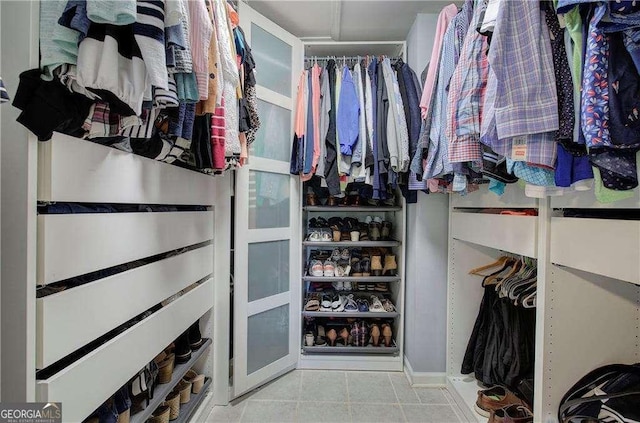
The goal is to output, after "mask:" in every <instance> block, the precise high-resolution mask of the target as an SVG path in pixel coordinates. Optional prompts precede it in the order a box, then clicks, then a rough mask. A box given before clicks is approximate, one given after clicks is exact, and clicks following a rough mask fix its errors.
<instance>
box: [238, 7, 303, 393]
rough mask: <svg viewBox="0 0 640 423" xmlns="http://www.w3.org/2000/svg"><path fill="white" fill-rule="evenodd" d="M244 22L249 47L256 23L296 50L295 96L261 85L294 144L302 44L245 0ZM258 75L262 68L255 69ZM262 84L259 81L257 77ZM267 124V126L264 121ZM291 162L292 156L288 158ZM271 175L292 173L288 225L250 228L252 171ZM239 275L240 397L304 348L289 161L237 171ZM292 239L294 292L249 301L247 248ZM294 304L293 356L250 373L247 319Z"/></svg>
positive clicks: (295, 195) (294, 188) (295, 192)
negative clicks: (285, 115)
mask: <svg viewBox="0 0 640 423" xmlns="http://www.w3.org/2000/svg"><path fill="white" fill-rule="evenodd" d="M239 4H240V11H239V14H240V21H241V26H242V28H243V30H244V33H245V36H246V38H247V40H248V42H249V45H253V43H252V42H251V39H252V38H251V29H252V23H254V24H256V25H259V26H260V27H261V28H262V29H264V30H265V31H267V32H268V33H270V34H272V35H273V36H275V37H277V38H279V39H280V40H282V41H284V42H285V43H287V44H289V45H290V46H291V52H292V58H291V59H292V75H291V97H290V98H289V97H287V96H285V95H282V94H279V93H276V92H274V91H272V90H269V89H268V88H266V87H263V86H260V85H258V86H257V88H256V92H257V97H258V99H260V100H263V101H266V102H269V103H272V104H275V105H277V106H279V107H282V108H284V109H287V110H290V111H291V113H292V117H291V128H289V134H290V137H289V139H288V140H287V142H288V143H291V140H292V137H293V126H294V122H295V116H294V113H295V102H296V94H297V80H298V76H299V75H300V73H299V72H300V71H301V70H302V66H303V50H302V42H301V41H300V40H299V39H298V38H297V37H295V36H293V35H292V34H290V33H288V32H287V31H285V30H283V29H282V28H280V27H279V26H277V25H276V24H274V23H273V22H271V21H270V20H268V19H267V18H265V17H264V16H262V15H260V14H259V13H257V12H255V11H254V10H253V9H251V7H249V6H247V4H246V3H244V2H240V3H239ZM256 71H257V72H258V74H259V72H260V69H259V68H258V69H257V70H256ZM257 79H258V80H259V77H258V78H257ZM262 124H263V125H265V124H266V122H263V123H262ZM287 160H288V157H287ZM252 170H253V171H262V172H270V173H275V174H279V175H287V176H289V177H290V180H289V195H290V198H289V216H290V218H289V227H285V228H275V229H248V222H249V182H250V181H249V175H250V171H252ZM235 235H236V236H235V277H234V334H233V338H234V342H233V345H234V365H233V389H232V393H231V395H232V396H233V397H238V396H240V395H242V394H244V393H246V392H248V391H250V390H251V389H254V388H256V387H258V386H260V385H262V384H264V383H266V382H268V381H269V380H272V379H273V378H275V377H278V376H279V375H281V374H283V373H286V372H288V371H290V370H293V369H294V368H295V367H296V365H297V361H298V354H299V349H300V339H299V337H300V336H299V335H300V332H299V328H300V324H299V322H300V307H301V304H300V303H301V298H300V295H301V294H300V287H301V282H300V281H301V279H300V278H301V269H300V268H299V266H298V263H299V260H300V248H301V247H300V245H301V241H300V240H301V215H300V186H299V181H298V178H296V177H294V176H291V175H290V174H289V163H288V161H287V162H284V161H279V160H271V159H266V158H261V157H255V156H252V157H250V159H249V163H248V164H247V165H246V166H244V167H243V168H240V169H239V170H238V171H237V172H236V211H235ZM279 240H289V245H290V248H289V263H290V269H289V291H288V292H283V293H280V294H277V295H273V296H270V297H266V298H262V299H259V300H256V301H253V302H248V288H249V287H248V276H249V275H248V247H249V244H251V243H256V242H267V241H279ZM286 304H289V307H290V308H289V322H288V323H289V354H288V355H286V356H284V357H282V358H281V359H279V360H276V361H274V362H272V363H270V364H268V365H266V366H265V367H263V368H261V369H259V370H257V371H255V372H253V373H251V374H248V373H247V342H248V339H247V336H248V319H249V317H250V316H253V315H255V314H258V313H261V312H264V311H268V310H271V309H274V308H276V307H280V306H282V305H286Z"/></svg>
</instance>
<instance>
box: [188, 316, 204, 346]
mask: <svg viewBox="0 0 640 423" xmlns="http://www.w3.org/2000/svg"><path fill="white" fill-rule="evenodd" d="M202 344H204V339H202V335H200V321H199V320H198V321H196V322H195V323H194V324H192V325H191V327H190V328H189V348H191V350H192V351H195V350H197V349H198V348H200V347H201V346H202Z"/></svg>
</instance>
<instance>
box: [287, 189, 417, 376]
mask: <svg viewBox="0 0 640 423" xmlns="http://www.w3.org/2000/svg"><path fill="white" fill-rule="evenodd" d="M302 211H303V225H304V227H303V229H302V231H303V233H308V232H309V231H308V222H309V220H310V219H311V218H314V217H316V218H317V217H323V218H325V219H329V218H331V217H334V216H335V217H341V218H344V217H353V218H357V219H358V220H359V221H361V222H362V221H364V219H365V217H366V216H371V217H375V216H378V217H380V218H381V219H382V220H385V221H389V222H392V231H391V240H379V241H340V242H326V241H325V242H323V241H317V242H316V241H303V242H302V246H303V248H302V274H303V275H306V276H303V277H302V307H303V311H302V319H301V322H302V331H301V345H302V347H301V355H300V366H299V367H300V368H306V369H316V368H318V369H350V370H353V369H360V370H388V371H394V370H395V371H399V370H402V357H403V327H404V324H403V323H404V318H403V312H402V310H403V307H404V305H403V303H404V257H405V252H404V245H405V239H406V234H405V207H404V199H402V205H400V206H379V207H378V206H303V208H302ZM367 247H384V248H386V249H387V250H388V249H391V251H393V253H394V254H395V255H396V262H397V264H398V270H397V273H396V276H359V277H353V276H350V277H324V276H321V277H314V276H309V275H308V271H307V267H308V266H307V265H308V263H309V254H310V252H311V250H327V251H329V252H331V250H332V249H334V248H340V249H344V248H367ZM313 282H325V283H326V282H329V283H331V282H351V283H384V284H387V285H388V292H387V293H384V295H386V296H388V297H389V298H390V299H391V301H392V302H393V304H394V306H395V308H396V311H394V312H384V313H382V312H359V311H355V312H345V311H342V312H327V311H304V304H305V298H306V297H307V296H308V294H310V292H307V289H306V287H307V286H309V284H310V283H313ZM349 293H352V294H354V296H355V297H356V298H357V297H363V298H367V299H368V297H369V296H370V295H371V294H377V295H380V294H381V293H380V292H376V291H369V290H364V291H360V290H352V291H349V292H347V291H336V294H349ZM306 318H315V319H316V320H317V319H349V318H351V319H358V320H360V319H364V320H365V321H369V322H370V321H371V320H370V319H385V320H387V319H388V321H391V320H392V321H393V325H392V329H393V340H392V344H391V346H389V347H386V346H384V345H383V344H382V341H380V343H381V346H378V347H374V346H372V345H368V346H362V347H356V346H352V345H350V346H343V345H338V344H337V345H336V346H330V345H328V344H327V345H326V346H306V345H305V340H304V334H305V333H304V328H305V320H306ZM325 329H326V327H325ZM326 330H328V329H326Z"/></svg>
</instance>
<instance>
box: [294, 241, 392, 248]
mask: <svg viewBox="0 0 640 423" xmlns="http://www.w3.org/2000/svg"><path fill="white" fill-rule="evenodd" d="M302 245H304V246H305V247H316V248H322V247H354V248H357V247H397V246H399V245H400V241H338V242H333V241H331V242H323V241H302Z"/></svg>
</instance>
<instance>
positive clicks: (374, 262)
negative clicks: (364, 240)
mask: <svg viewBox="0 0 640 423" xmlns="http://www.w3.org/2000/svg"><path fill="white" fill-rule="evenodd" d="M371 274H372V275H373V276H381V275H382V257H380V256H371Z"/></svg>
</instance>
